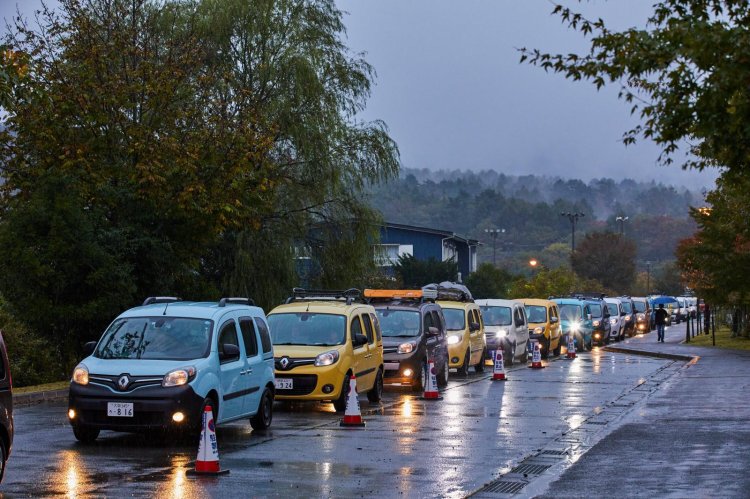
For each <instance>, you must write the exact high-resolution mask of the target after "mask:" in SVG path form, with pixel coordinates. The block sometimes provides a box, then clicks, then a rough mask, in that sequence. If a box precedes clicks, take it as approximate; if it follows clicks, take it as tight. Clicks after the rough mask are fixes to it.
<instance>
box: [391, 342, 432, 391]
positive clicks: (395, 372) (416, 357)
mask: <svg viewBox="0 0 750 499" xmlns="http://www.w3.org/2000/svg"><path fill="white" fill-rule="evenodd" d="M423 357H424V354H423V353H422V352H420V351H419V350H417V351H415V352H413V353H410V354H402V353H388V354H385V355H384V356H383V367H384V368H385V371H384V373H383V382H384V383H385V384H388V385H402V386H413V385H415V384H417V382H418V379H417V377H416V374H417V373H419V372H420V369H421V368H422V358H423ZM407 370H408V371H407ZM406 372H411V374H410V375H409V376H407V375H406Z"/></svg>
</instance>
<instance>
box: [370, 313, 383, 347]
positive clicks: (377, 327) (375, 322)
mask: <svg viewBox="0 0 750 499" xmlns="http://www.w3.org/2000/svg"><path fill="white" fill-rule="evenodd" d="M370 319H371V320H372V326H373V327H374V328H375V337H376V338H377V339H378V341H380V340H382V339H383V333H382V332H381V331H380V321H378V316H377V315H375V314H373V313H371V314H370Z"/></svg>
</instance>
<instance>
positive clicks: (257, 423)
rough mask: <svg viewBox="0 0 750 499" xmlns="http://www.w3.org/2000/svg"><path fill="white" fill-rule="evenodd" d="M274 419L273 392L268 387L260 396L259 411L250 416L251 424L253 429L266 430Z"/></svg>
mask: <svg viewBox="0 0 750 499" xmlns="http://www.w3.org/2000/svg"><path fill="white" fill-rule="evenodd" d="M271 421H273V393H272V392H271V390H269V389H268V388H266V389H265V390H263V395H261V397H260V403H259V404H258V412H257V413H256V414H255V416H253V417H252V418H250V426H252V427H253V430H266V429H268V427H269V426H271Z"/></svg>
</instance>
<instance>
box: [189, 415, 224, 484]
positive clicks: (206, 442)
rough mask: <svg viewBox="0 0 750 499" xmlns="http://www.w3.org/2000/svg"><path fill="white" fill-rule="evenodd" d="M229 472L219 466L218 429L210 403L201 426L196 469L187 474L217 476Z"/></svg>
mask: <svg viewBox="0 0 750 499" xmlns="http://www.w3.org/2000/svg"><path fill="white" fill-rule="evenodd" d="M226 473H229V470H222V469H221V466H219V446H218V444H217V442H216V430H215V428H214V413H213V409H212V408H211V406H210V405H207V406H206V409H205V410H204V411H203V423H202V427H201V440H200V442H199V443H198V458H197V459H196V460H195V469H194V470H189V471H188V472H187V475H199V476H200V475H208V476H217V475H224V474H226Z"/></svg>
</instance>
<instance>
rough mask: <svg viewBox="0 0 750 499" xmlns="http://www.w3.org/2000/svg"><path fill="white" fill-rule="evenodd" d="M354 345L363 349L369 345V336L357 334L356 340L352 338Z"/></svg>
mask: <svg viewBox="0 0 750 499" xmlns="http://www.w3.org/2000/svg"><path fill="white" fill-rule="evenodd" d="M352 344H353V345H354V347H355V348H356V347H361V346H362V345H367V336H365V335H364V334H355V335H354V338H352Z"/></svg>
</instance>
